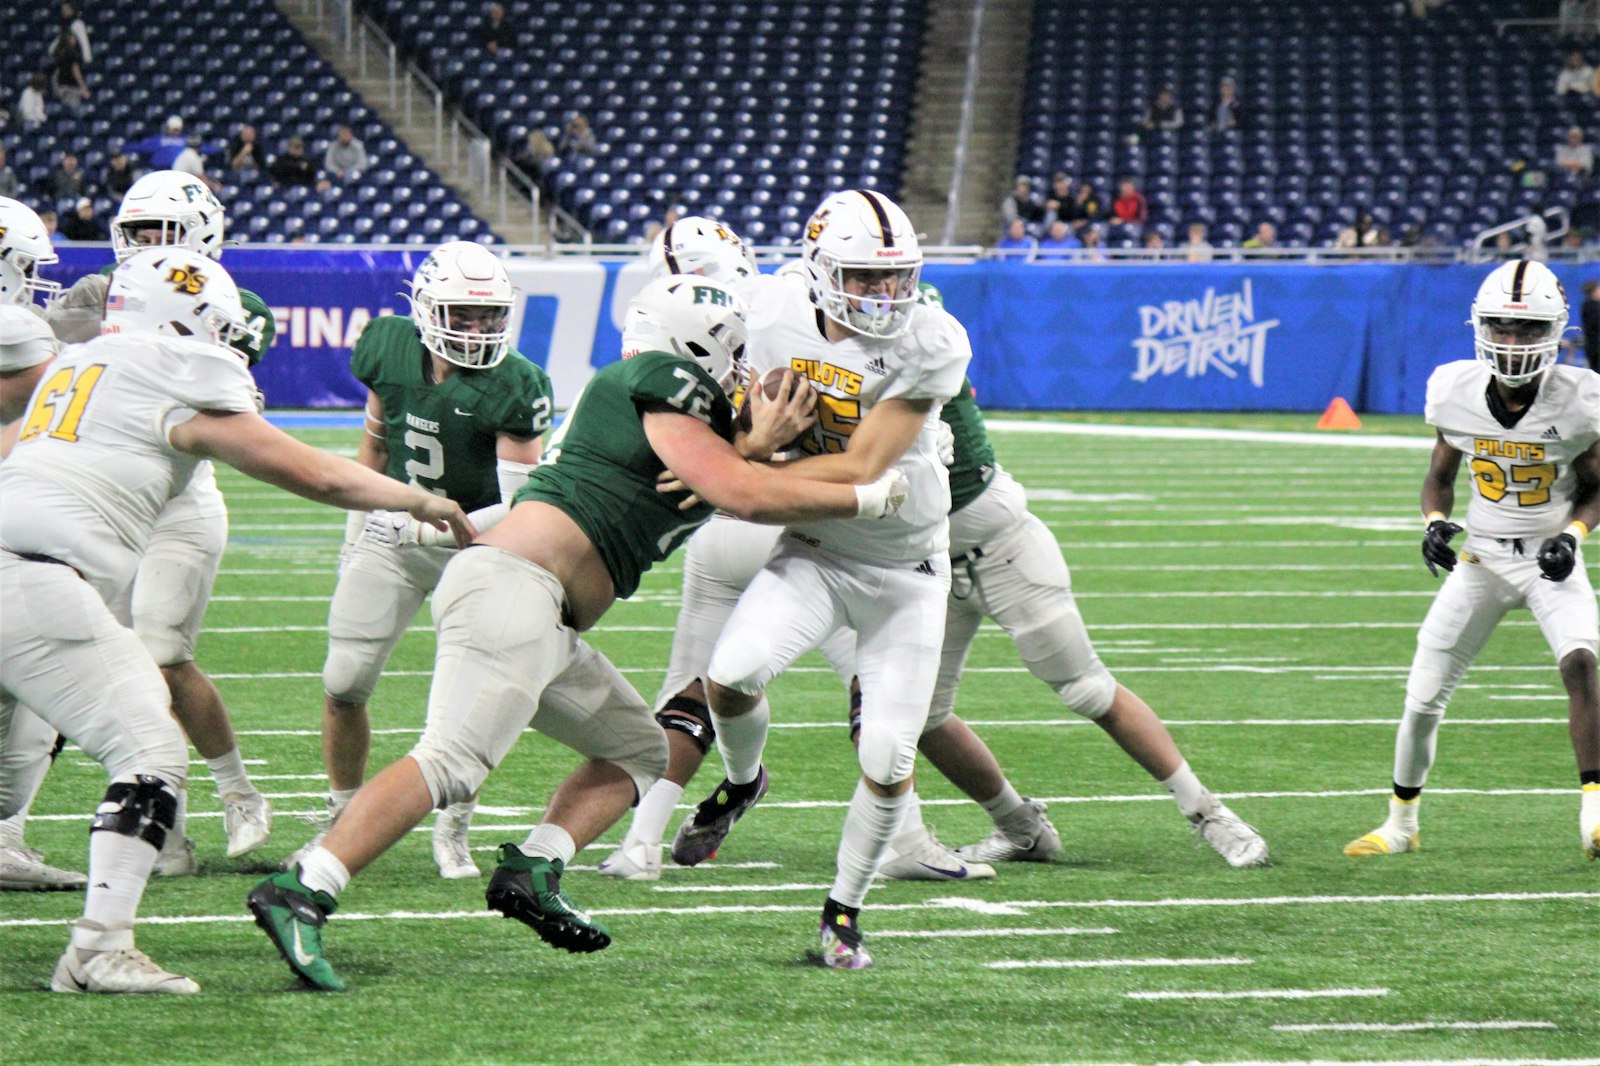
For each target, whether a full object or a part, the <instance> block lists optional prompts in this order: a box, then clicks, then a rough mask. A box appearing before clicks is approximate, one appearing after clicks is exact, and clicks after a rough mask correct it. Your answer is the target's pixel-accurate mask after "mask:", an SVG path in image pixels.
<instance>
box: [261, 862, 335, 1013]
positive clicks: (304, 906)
mask: <svg viewBox="0 0 1600 1066" xmlns="http://www.w3.org/2000/svg"><path fill="white" fill-rule="evenodd" d="M245 905H246V906H248V907H249V908H250V913H251V914H253V915H255V918H256V924H257V925H259V926H260V927H261V930H262V932H264V933H266V934H267V936H268V938H269V939H271V941H272V943H273V944H274V945H276V947H277V949H278V954H279V955H282V956H283V961H284V962H286V963H288V964H289V969H291V970H293V971H294V975H295V976H296V977H298V978H300V980H301V981H303V982H304V983H305V985H306V986H307V987H308V988H313V989H315V990H317V991H319V992H343V991H344V981H342V980H340V978H339V975H338V974H336V973H334V972H333V967H332V966H330V965H328V960H327V959H325V958H323V957H322V927H323V926H324V925H326V924H327V921H328V915H330V914H332V913H333V912H334V911H335V910H337V909H338V906H339V904H338V902H337V901H336V900H335V899H334V898H333V897H332V896H330V895H328V894H327V893H326V892H315V891H313V890H311V889H309V888H307V887H306V886H305V885H304V884H302V883H301V881H300V874H299V871H294V872H291V873H276V874H273V875H272V876H271V877H267V878H265V879H263V880H262V881H261V883H260V884H258V885H256V887H255V888H253V889H251V890H250V894H249V895H248V896H246V897H245Z"/></svg>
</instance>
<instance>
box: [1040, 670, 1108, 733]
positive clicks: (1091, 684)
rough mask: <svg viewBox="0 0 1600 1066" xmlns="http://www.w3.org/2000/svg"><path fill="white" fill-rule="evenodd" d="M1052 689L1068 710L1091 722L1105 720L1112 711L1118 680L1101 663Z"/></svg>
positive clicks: (1053, 686)
mask: <svg viewBox="0 0 1600 1066" xmlns="http://www.w3.org/2000/svg"><path fill="white" fill-rule="evenodd" d="M1050 687H1051V688H1053V689H1055V690H1056V695H1058V696H1060V697H1061V702H1062V703H1065V704H1066V705H1067V709H1068V710H1070V711H1072V712H1074V713H1075V714H1081V715H1083V716H1084V717H1085V718H1087V719H1089V721H1091V722H1093V721H1095V720H1097V719H1100V718H1104V717H1105V714H1106V712H1107V711H1109V710H1110V709H1111V702H1112V701H1113V700H1114V699H1116V697H1117V679H1116V678H1114V677H1112V676H1111V671H1109V670H1107V669H1106V668H1105V667H1104V666H1102V665H1100V664H1099V663H1096V664H1095V669H1093V670H1091V671H1089V672H1088V673H1086V674H1084V675H1082V676H1081V677H1075V678H1073V679H1072V680H1071V681H1063V682H1061V683H1060V684H1057V685H1052V686H1050Z"/></svg>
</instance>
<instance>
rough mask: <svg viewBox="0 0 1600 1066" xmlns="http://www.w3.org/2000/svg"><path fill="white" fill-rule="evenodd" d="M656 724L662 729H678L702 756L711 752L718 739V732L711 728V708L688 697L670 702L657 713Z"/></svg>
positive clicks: (680, 697)
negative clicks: (712, 744)
mask: <svg viewBox="0 0 1600 1066" xmlns="http://www.w3.org/2000/svg"><path fill="white" fill-rule="evenodd" d="M656 723H657V724H658V725H660V726H661V728H662V729H676V730H677V731H678V732H680V733H684V734H687V735H688V737H689V739H690V740H692V741H694V743H695V747H697V748H699V749H700V754H701V755H704V754H705V753H706V752H708V751H710V750H711V742H712V741H714V740H716V739H717V731H716V730H715V729H714V728H712V726H711V708H710V707H707V706H706V705H705V704H703V703H701V702H700V701H699V700H695V699H690V698H689V697H688V696H674V697H672V698H671V699H670V700H668V701H667V705H666V706H665V707H663V708H661V709H660V710H659V711H657V712H656Z"/></svg>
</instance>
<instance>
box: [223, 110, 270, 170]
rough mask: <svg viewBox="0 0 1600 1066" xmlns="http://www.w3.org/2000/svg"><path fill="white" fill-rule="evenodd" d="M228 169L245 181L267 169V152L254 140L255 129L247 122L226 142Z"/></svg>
mask: <svg viewBox="0 0 1600 1066" xmlns="http://www.w3.org/2000/svg"><path fill="white" fill-rule="evenodd" d="M228 169H229V170H230V171H232V172H233V173H235V174H237V175H239V177H241V178H245V179H247V180H248V179H251V178H254V177H255V176H256V175H258V174H260V173H261V172H262V171H263V170H266V169H267V151H266V149H264V148H262V147H261V142H260V141H258V140H256V128H255V127H254V126H252V125H250V124H249V123H248V122H247V123H245V124H244V125H242V126H240V127H239V132H238V133H236V134H234V135H233V140H231V141H229V142H228Z"/></svg>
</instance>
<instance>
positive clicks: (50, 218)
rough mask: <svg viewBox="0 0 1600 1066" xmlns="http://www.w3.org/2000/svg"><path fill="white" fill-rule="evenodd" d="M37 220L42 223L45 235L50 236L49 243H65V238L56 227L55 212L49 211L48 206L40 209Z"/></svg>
mask: <svg viewBox="0 0 1600 1066" xmlns="http://www.w3.org/2000/svg"><path fill="white" fill-rule="evenodd" d="M39 221H40V222H43V223H44V232H45V235H46V236H48V237H49V238H50V243H51V244H66V243H67V238H66V237H64V236H62V234H61V231H60V230H59V229H58V228H56V213H55V212H54V211H51V210H50V209H49V208H46V209H45V210H43V211H40V212H39Z"/></svg>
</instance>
